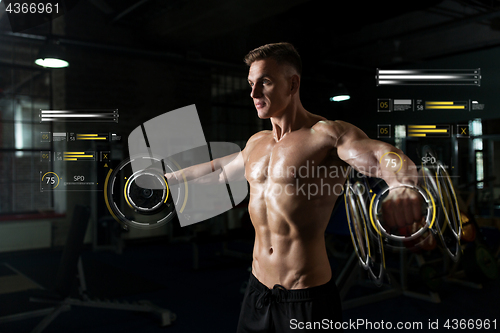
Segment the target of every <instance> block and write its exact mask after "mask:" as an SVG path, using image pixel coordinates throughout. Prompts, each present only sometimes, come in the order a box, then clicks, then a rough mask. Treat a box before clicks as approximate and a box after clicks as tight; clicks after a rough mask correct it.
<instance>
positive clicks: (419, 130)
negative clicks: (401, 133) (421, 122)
mask: <svg viewBox="0 0 500 333" xmlns="http://www.w3.org/2000/svg"><path fill="white" fill-rule="evenodd" d="M410 132H412V133H414V132H425V133H448V130H447V129H411V130H410Z"/></svg>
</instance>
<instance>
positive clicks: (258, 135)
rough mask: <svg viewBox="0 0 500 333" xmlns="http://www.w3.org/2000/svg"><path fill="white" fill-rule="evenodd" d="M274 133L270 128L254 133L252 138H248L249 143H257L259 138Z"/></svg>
mask: <svg viewBox="0 0 500 333" xmlns="http://www.w3.org/2000/svg"><path fill="white" fill-rule="evenodd" d="M272 135H273V132H272V131H269V130H264V131H260V132H257V133H255V134H254V135H252V136H251V137H250V139H248V141H247V145H248V144H252V143H256V142H257V141H259V140H261V139H263V138H268V137H269V136H272Z"/></svg>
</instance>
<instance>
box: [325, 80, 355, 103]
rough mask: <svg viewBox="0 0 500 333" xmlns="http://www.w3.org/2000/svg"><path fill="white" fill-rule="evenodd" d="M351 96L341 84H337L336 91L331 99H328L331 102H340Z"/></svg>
mask: <svg viewBox="0 0 500 333" xmlns="http://www.w3.org/2000/svg"><path fill="white" fill-rule="evenodd" d="M350 98H351V96H350V95H349V92H348V91H347V89H346V87H344V85H343V84H339V85H338V86H337V89H336V90H335V91H334V94H333V97H330V101H331V102H342V101H347V100H348V99H350Z"/></svg>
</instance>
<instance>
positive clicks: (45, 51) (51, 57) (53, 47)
mask: <svg viewBox="0 0 500 333" xmlns="http://www.w3.org/2000/svg"><path fill="white" fill-rule="evenodd" d="M64 58H65V55H64V51H63V50H62V48H61V47H60V46H59V45H58V44H57V43H55V42H52V41H50V40H49V41H48V42H47V43H46V44H45V45H44V46H43V47H42V48H41V49H40V52H39V53H38V57H37V59H36V60H35V64H37V65H38V66H42V67H48V68H64V67H68V66H69V62H68V61H66V60H64Z"/></svg>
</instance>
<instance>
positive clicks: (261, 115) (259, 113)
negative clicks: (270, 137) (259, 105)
mask: <svg viewBox="0 0 500 333" xmlns="http://www.w3.org/2000/svg"><path fill="white" fill-rule="evenodd" d="M267 111H268V110H262V109H261V110H257V117H259V118H260V119H269V118H271V115H270V114H269V112H267Z"/></svg>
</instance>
